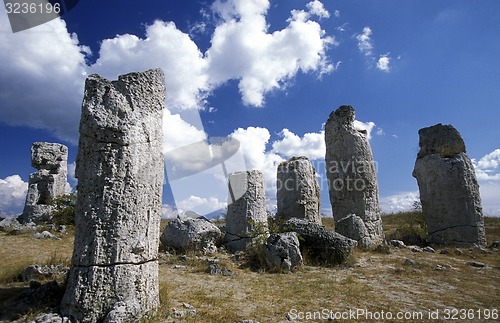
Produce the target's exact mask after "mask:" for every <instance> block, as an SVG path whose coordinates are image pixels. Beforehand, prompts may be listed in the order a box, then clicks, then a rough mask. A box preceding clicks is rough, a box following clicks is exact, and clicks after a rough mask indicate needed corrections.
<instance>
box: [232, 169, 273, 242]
mask: <svg viewBox="0 0 500 323" xmlns="http://www.w3.org/2000/svg"><path fill="white" fill-rule="evenodd" d="M228 189H229V194H228V206H227V215H226V234H225V236H224V242H225V244H226V246H227V248H228V249H229V250H231V251H238V250H245V249H246V247H247V245H248V244H249V243H251V242H252V241H254V240H255V239H256V238H258V237H259V236H262V235H267V212H266V194H265V191H264V176H263V175H262V173H261V172H259V171H258V170H250V171H244V172H236V173H231V174H229V177H228Z"/></svg>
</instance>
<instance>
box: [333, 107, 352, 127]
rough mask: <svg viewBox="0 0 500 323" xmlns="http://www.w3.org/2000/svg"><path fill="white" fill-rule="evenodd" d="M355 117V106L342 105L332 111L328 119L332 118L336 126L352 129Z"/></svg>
mask: <svg viewBox="0 0 500 323" xmlns="http://www.w3.org/2000/svg"><path fill="white" fill-rule="evenodd" d="M355 118H356V112H355V111H354V108H353V107H352V106H350V105H341V106H340V107H339V108H338V109H337V110H335V111H333V112H332V113H330V117H329V118H328V121H330V120H331V121H332V122H333V123H334V125H336V126H340V127H342V128H346V129H352V128H354V119H355ZM327 123H328V122H327Z"/></svg>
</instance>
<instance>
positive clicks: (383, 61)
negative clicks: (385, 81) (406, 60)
mask: <svg viewBox="0 0 500 323" xmlns="http://www.w3.org/2000/svg"><path fill="white" fill-rule="evenodd" d="M390 62H391V58H390V57H389V54H384V55H381V56H380V58H379V59H378V61H377V68H378V69H379V70H381V71H383V72H387V73H388V72H389V70H390V69H391V68H390V66H389V64H390Z"/></svg>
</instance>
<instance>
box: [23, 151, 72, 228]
mask: <svg viewBox="0 0 500 323" xmlns="http://www.w3.org/2000/svg"><path fill="white" fill-rule="evenodd" d="M31 165H32V166H33V167H34V168H36V169H37V171H36V172H34V173H32V174H31V175H30V178H29V183H28V193H27V194H26V203H25V205H24V210H23V213H22V214H21V216H19V218H18V220H19V222H20V223H28V222H35V223H40V222H43V221H47V220H50V219H51V217H52V215H51V213H52V211H53V207H52V206H50V205H49V203H50V202H51V200H52V199H54V198H55V197H58V196H61V195H64V193H65V192H66V183H67V173H68V147H66V146H64V145H61V144H55V143H48V142H35V143H33V145H32V146H31Z"/></svg>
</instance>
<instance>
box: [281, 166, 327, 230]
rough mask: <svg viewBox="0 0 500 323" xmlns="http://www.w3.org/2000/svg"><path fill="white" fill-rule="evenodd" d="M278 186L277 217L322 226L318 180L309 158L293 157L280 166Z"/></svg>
mask: <svg viewBox="0 0 500 323" xmlns="http://www.w3.org/2000/svg"><path fill="white" fill-rule="evenodd" d="M276 186H277V192H276V199H277V206H278V213H277V216H279V217H280V218H282V219H284V220H285V221H286V220H289V219H291V218H297V219H306V220H309V221H312V222H316V223H319V224H321V213H320V205H321V204H320V190H319V184H318V179H317V178H316V170H315V169H314V167H313V165H312V164H311V162H310V161H309V159H308V158H307V157H292V158H290V159H289V160H288V161H284V162H282V163H281V164H279V166H278V174H277V180H276Z"/></svg>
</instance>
